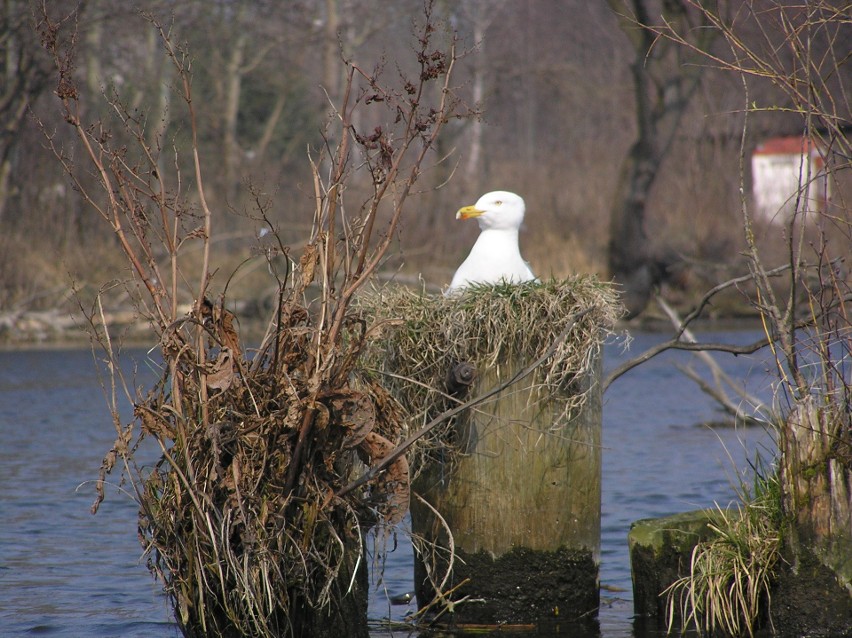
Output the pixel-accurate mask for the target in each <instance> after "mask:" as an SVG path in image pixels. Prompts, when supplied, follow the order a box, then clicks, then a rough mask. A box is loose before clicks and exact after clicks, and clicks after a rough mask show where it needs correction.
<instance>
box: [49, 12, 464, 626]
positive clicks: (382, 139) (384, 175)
mask: <svg viewBox="0 0 852 638" xmlns="http://www.w3.org/2000/svg"><path fill="white" fill-rule="evenodd" d="M75 19H76V17H75V16H74V15H72V16H70V17H67V18H65V19H64V20H57V19H54V18H53V17H51V12H50V11H49V10H48V8H47V5H44V6H43V8H42V11H41V21H40V24H39V30H40V33H41V35H42V40H43V43H44V46H45V48H46V49H47V50H48V51H49V52H50V53H51V54H52V55H53V58H54V60H55V62H56V68H57V74H58V85H57V89H56V94H57V96H58V97H59V99H60V101H61V105H62V115H63V118H64V120H65V121H66V122H67V123H68V124H69V125H70V126H71V127H72V128H73V129H74V131H75V133H76V139H77V141H78V143H79V147H80V151H81V152H80V154H81V155H82V157H83V159H82V164H83V165H84V166H85V167H88V168H89V169H90V170H91V171H92V172H93V173H94V175H95V177H96V184H97V187H96V188H95V189H92V188H91V187H90V186H88V183H89V182H88V181H86V180H84V179H83V178H82V177H81V172H80V170H79V167H78V166H77V165H75V164H74V163H73V162H72V161H71V159H70V156H69V154H68V153H66V151H65V150H64V149H62V148H59V147H58V146H57V145H55V144H54V139H55V138H54V137H52V136H51V135H49V134H48V135H47V138H48V141H49V143H50V145H51V147H52V148H53V150H54V152H55V154H56V156H57V157H58V158H59V160H60V161H61V162H62V163H63V165H64V166H65V168H66V171H67V173H68V175H69V176H70V177H71V179H72V180H73V181H74V184H75V185H76V187H77V190H78V192H79V193H80V195H81V196H82V198H83V199H84V200H85V201H86V202H87V204H88V205H89V206H90V207H91V208H92V209H93V210H94V211H96V212H97V213H98V214H99V215H100V216H101V217H102V218H103V219H104V221H105V223H107V224H109V225H110V226H111V227H112V230H113V231H114V233H115V236H116V238H117V241H118V246H119V247H120V250H121V251H122V252H123V254H124V256H125V258H126V259H127V262H128V264H129V265H130V267H131V269H132V273H133V275H134V280H135V281H136V282H139V284H141V286H140V294H139V295H138V304H139V305H138V308H139V311H140V313H141V314H142V315H143V316H144V317H145V319H147V321H148V322H149V324H150V326H151V330H152V332H153V334H154V335H155V336H156V338H157V339H158V342H159V347H160V352H161V355H162V374H161V376H160V379H159V381H158V382H157V383H156V384H155V385H154V387H152V388H150V389H149V391H148V392H147V393H146V394H144V395H135V394H134V393H132V392H131V391H129V390H127V392H128V396H129V397H130V399H131V401H132V402H133V404H134V417H135V419H134V421H133V422H131V423H129V424H122V422H121V420H120V417H119V416H118V410H117V407H116V405H115V404H114V405H113V415H114V421H115V426H116V430H117V439H116V443H115V445H114V447H113V449H112V450H110V452H109V453H108V454H107V456H106V458H105V459H104V463H103V466H102V469H101V475H100V480H99V482H98V497H97V500H96V502H95V504H94V505H93V511H96V510H97V508H98V505H99V503H100V502H101V500H102V499H103V495H104V491H103V489H104V481H105V480H106V476H107V474H109V473H110V472H111V471H112V470H113V469H114V468H115V467H116V466H118V467H119V468H121V470H122V472H123V473H124V474H125V475H126V477H128V478H129V480H130V481H131V482H132V485H133V488H134V493H135V497H136V499H137V501H138V504H139V508H140V514H139V535H140V540H141V542H142V543H143V545H144V547H145V551H146V555H147V559H148V566H149V568H150V569H151V571H152V572H153V573H154V574H155V575H156V576H157V577H158V578H159V579H160V580H161V582H162V583H163V586H164V589H165V591H166V593H167V594H168V596H169V597H170V599H171V601H172V603H173V605H174V608H175V612H176V617H177V621H178V623H179V625H180V627H181V629H182V630H183V632H184V633H185V634H186V635H199V636H200V635H205V636H207V635H253V636H264V635H266V636H272V635H274V636H285V635H303V634H306V633H307V634H315V635H316V634H317V633H318V632H319V628H320V625H322V627H324V628H326V629H323V631H330V632H334V631H336V629H334V628H335V627H336V628H337V629H339V628H340V627H341V626H344V627H345V626H347V625H346V623H347V622H350V623H351V619H352V617H353V616H352V614H353V613H354V614H355V617H356V618H357V617H359V615H362V616H363V617H364V620H365V613H366V612H365V609H364V608H363V601H364V600H365V598H364V596H365V595H366V594H365V593H364V590H363V587H364V585H363V583H362V580H361V578H362V576H363V574H364V564H363V561H361V556H362V549H363V548H362V535H363V533H364V532H365V531H366V530H367V529H369V528H370V527H372V526H373V525H375V524H377V523H379V524H382V525H387V526H392V525H394V524H395V523H397V522H398V521H399V520H401V518H402V516H403V515H404V514H405V512H406V510H407V507H408V499H409V480H408V463H407V461H406V459H405V456H404V455H402V454H400V453H399V450H396V455H395V456H394V458H392V459H390V458H389V454H390V453H391V451H393V450H394V448H395V441H397V440H398V438H399V432H400V420H401V417H400V412H399V409H398V406H397V405H396V403H395V401H394V400H393V399H392V398H391V397H390V395H389V394H388V393H387V391H386V390H385V389H384V388H383V387H382V386H381V385H379V384H378V383H376V382H374V381H371V380H369V379H366V378H365V377H364V376H363V375H361V374H360V370H361V369H360V366H359V361H360V357H361V354H362V352H363V351H364V349H365V348H366V347H367V345H368V344H369V343H370V341H371V340H373V339H374V338H375V337H376V336H377V335H378V334H379V332H380V331H379V330H378V329H377V327H376V326H374V325H371V324H370V323H369V322H368V319H367V318H366V317H364V316H363V315H362V313H361V311H358V310H357V309H355V308H354V307H353V305H352V301H353V298H354V296H355V295H356V293H357V292H358V291H359V289H361V288H362V287H363V286H364V284H365V283H366V282H367V281H369V279H370V277H371V275H372V274H373V273H374V272H375V270H376V268H377V267H378V266H379V265H380V264H381V262H382V260H383V258H384V257H385V255H386V254H387V252H388V250H389V248H390V246H391V242H392V240H393V238H394V236H395V233H396V232H397V230H398V227H399V223H400V220H401V218H402V215H403V212H404V210H405V208H406V203H407V201H408V198H409V195H411V193H412V189H413V187H414V185H415V183H416V182H417V181H418V178H419V177H420V175H421V173H422V172H423V170H424V168H425V166H426V162H427V160H428V159H429V157H430V154H431V153H432V152H433V148H434V146H435V143H436V140H437V139H438V136H439V134H440V132H441V129H442V127H443V126H444V124H445V123H446V122H447V121H448V120H449V119H450V118H453V117H464V116H466V115H467V114H468V113H467V111H466V110H465V109H464V108H463V107H462V105H461V103H460V101H459V100H458V99H457V98H456V97H455V95H454V92H453V87H452V84H451V78H452V74H453V68H454V64H455V61H456V50H455V40H454V37H453V36H452V34H450V33H448V32H446V31H445V30H443V29H441V28H440V25H439V23H438V22H437V20H436V19H435V18H434V16H433V14H432V6H431V3H430V2H427V3H426V5H425V10H424V15H423V17H422V19H421V21H422V24H420V25H419V27H417V29H416V42H415V46H414V47H413V49H414V53H415V58H416V59H415V62H414V67H415V68H416V72H415V75H414V76H413V77H412V78H405V77H402V78H401V81H400V86H399V88H394V86H392V85H391V83H389V82H387V81H386V80H385V79H384V78H383V76H382V75H381V73H380V69H379V70H377V71H375V72H368V71H366V70H364V68H363V67H362V66H359V65H358V64H356V63H354V62H352V61H349V60H346V61H344V64H345V68H346V84H345V91H344V95H343V98H342V101H341V103H340V104H339V105H336V107H335V108H334V111H333V117H332V118H331V121H330V124H329V128H328V130H327V133H326V142H327V143H326V145H325V146H324V147H323V148H321V149H318V150H316V151H314V152H313V154H312V156H311V158H310V161H311V166H312V168H313V188H314V191H313V195H314V208H313V211H312V217H313V226H312V231H311V234H310V237H309V238H308V240H307V242H306V244H305V245H304V247H303V249H302V250H301V253H300V254H298V255H297V254H294V253H293V252H291V251H290V249H289V248H288V247H287V246H284V245H283V244H282V243H281V242H280V241H279V245H278V247H277V251H274V252H277V253H280V255H283V262H284V264H285V266H284V267H283V272H281V270H282V268H278V267H277V263H278V262H279V261H281V259H280V256H279V257H278V258H277V259H275V264H273V257H274V255H272V253H271V252H270V251H267V253H266V255H267V257H268V258H269V259H270V269H271V270H272V269H273V266H276V269H275V270H274V272H275V276H276V278H277V281H278V286H279V288H278V304H277V308H276V309H275V311H274V313H273V316H272V317H270V320H269V328H268V330H267V332H266V334H265V336H264V337H263V339H262V340H261V342H260V345H259V347H258V348H257V349H256V350H248V349H247V348H246V346H245V345H244V342H243V339H242V337H241V335H240V333H239V330H238V325H239V323H238V318H237V317H236V316H235V314H234V313H233V312H232V311H231V310H230V309H229V308H228V303H227V298H226V295H225V293H224V292H223V293H221V294H219V295H218V296H216V297H213V295H212V293H211V281H212V275H211V271H213V270H214V266H213V262H214V260H215V254H214V253H213V251H212V249H211V236H212V233H213V226H214V223H215V220H216V218H217V211H214V210H211V208H210V207H209V206H208V204H207V200H206V198H205V191H204V180H203V175H204V170H203V162H202V157H201V156H200V154H199V150H198V141H197V140H198V131H199V126H200V123H199V122H198V121H197V119H196V116H195V110H194V107H193V95H192V59H191V57H190V56H189V54H188V52H187V51H186V50H185V49H184V48H182V47H180V46H178V45H176V44H175V39H174V37H173V36H172V34H171V33H170V32H169V30H168V28H167V27H165V26H164V25H163V24H161V23H159V22H158V21H157V20H155V19H154V18H151V17H149V19H150V21H151V23H152V25H153V27H154V28H155V29H156V30H157V31H158V32H159V35H160V36H161V40H162V43H163V46H164V48H165V52H166V54H167V55H168V57H169V58H170V60H171V61H172V63H173V65H174V67H175V70H176V72H177V77H178V82H177V86H176V90H177V92H178V93H179V95H180V97H181V98H182V103H183V107H184V108H185V109H186V114H187V118H188V123H189V124H188V126H189V132H190V134H191V135H190V137H191V144H190V149H189V151H188V154H189V155H190V156H191V167H192V169H191V175H192V177H191V178H189V179H187V178H186V177H185V176H183V175H182V173H181V161H182V155H183V152H181V151H180V150H179V149H177V148H175V149H173V151H172V152H173V156H174V157H173V160H172V162H171V163H172V165H173V166H174V171H173V174H170V175H164V174H162V173H163V172H164V169H163V168H162V166H163V165H164V164H166V162H164V161H163V160H164V159H165V155H166V152H165V151H164V149H162V148H159V147H154V146H152V145H151V144H150V143H149V141H148V140H149V139H150V138H149V136H147V135H146V121H145V119H144V116H142V115H140V114H138V113H137V112H135V111H131V110H129V109H127V108H125V106H124V105H123V104H122V102H121V100H120V99H118V98H117V97H108V104H109V107H110V109H111V113H112V115H113V116H114V117H115V122H117V126H116V128H117V133H116V134H114V133H113V132H112V131H111V130H110V124H108V123H106V122H102V121H96V122H86V121H85V119H84V116H83V115H82V109H81V105H80V104H79V94H78V91H77V90H76V88H75V78H74V48H75V39H76V29H75V28H73V27H74V24H73V23H74V21H75ZM66 27H68V28H66ZM69 30H70V35H66V31H69ZM400 75H401V76H402V75H403V72H402V71H400ZM356 111H361V112H362V113H363V112H365V111H368V112H369V116H371V117H372V121H374V122H375V121H380V122H381V123H380V124H379V125H375V126H374V127H373V128H372V130H370V131H369V132H366V131H361V130H358V129H357V128H356V125H355V123H354V122H355V118H354V114H355V112H356ZM364 120H365V121H369V117H367V118H364ZM115 122H114V123H113V125H114V124H115ZM44 128H45V130H46V131H47V127H44ZM125 138H127V141H126V142H125V141H120V139H122V140H123V139H125ZM332 139H333V140H336V142H334V143H333V142H332ZM359 183H360V184H362V186H361V187H360V188H357V187H356V186H357V185H358V184H359ZM363 184H366V187H364V186H363ZM350 188H351V190H352V191H353V192H364V191H365V190H366V191H368V193H369V194H368V195H367V196H366V197H364V198H362V199H361V202H362V203H360V204H356V205H355V206H354V208H353V209H352V210H350V209H349V202H350V200H351V199H354V197H355V196H354V195H351V194H349V190H350ZM259 216H260V218H262V219H264V220H267V222H268V219H269V218H268V215H267V211H266V210H264V209H263V208H261V210H260V211H259ZM270 227H271V224H270ZM272 230H273V231H274V229H272ZM188 247H192V248H193V249H195V250H196V251H197V250H198V247H200V249H201V250H200V252H201V254H202V258H201V261H200V264H198V262H197V261H196V262H192V261H188V260H187V259H186V252H187V249H188ZM193 263H195V264H196V265H195V268H194V269H192V271H190V270H189V265H191V264H193ZM225 290H227V286H226V287H225ZM187 298H189V299H192V300H193V301H192V304H191V307H189V309H188V311H187V310H186V309H185V308H183V307H182V306H181V300H182V299H187ZM96 315H97V312H95V313H93V316H92V317H91V319H92V326H97V324H98V323H99V322H98V320H97V316H96ZM96 338H97V340H98V343H99V344H100V346H102V348H103V352H104V353H105V356H106V358H107V359H108V361H109V362H110V363H111V364H112V368H113V369H114V370H116V372H115V375H116V377H115V378H114V380H113V397H115V394H116V391H115V388H116V387H117V386H118V385H120V384H121V383H123V379H122V378H121V377H120V376H119V375H120V373H119V372H118V366H117V364H116V357H117V353H116V352H115V349H114V347H113V343H112V340H111V337H110V335H109V332H108V331H106V330H103V329H100V330H99V331H98V332H97V334H96ZM125 389H127V384H125ZM146 438H147V439H153V440H154V441H156V443H157V445H158V446H159V450H160V454H161V456H160V458H159V461H158V462H157V463H156V465H155V467H154V468H153V469H151V470H149V471H146V472H143V471H142V470H141V469H140V468H138V467H137V466H136V463H135V458H134V453H135V450H136V449H137V447H138V445H139V443H140V442H141V441H142V440H143V439H146ZM383 461H386V462H385V463H384V465H382V466H381V467H382V470H383V471H381V472H374V473H373V474H371V475H370V477H369V479H370V480H365V481H362V482H361V483H359V484H358V487H357V488H354V487H353V481H354V480H355V479H356V478H357V475H358V474H359V473H361V474H363V473H364V472H365V471H366V470H367V469H368V468H367V467H366V466H370V465H372V466H374V467H378V466H379V465H380V464H382V462H383ZM347 486H349V487H348V488H347V489H343V488H344V487H347ZM359 588H360V591H359ZM353 591H354V592H355V594H352V592H353ZM359 595H360V596H361V598H360V599H359ZM353 600H354V601H355V602H352V601H353ZM359 600H360V601H361V602H358V601H359ZM346 610H349V611H348V612H347V611H346ZM353 610H354V611H353ZM350 612H351V613H350ZM347 614H349V615H348V619H349V620H348V621H347V618H346V616H347ZM320 618H323V621H322V623H320V620H319V619H320ZM348 631H349V633H350V635H358V634H363V633H364V632H365V631H366V624H364V627H363V628H359V627H355V626H352V625H351V624H349V625H348Z"/></svg>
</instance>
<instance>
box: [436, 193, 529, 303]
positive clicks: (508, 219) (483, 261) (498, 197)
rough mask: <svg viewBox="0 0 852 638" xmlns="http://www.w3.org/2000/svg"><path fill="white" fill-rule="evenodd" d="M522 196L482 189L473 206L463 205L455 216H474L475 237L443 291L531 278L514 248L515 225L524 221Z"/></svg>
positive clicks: (455, 290)
mask: <svg viewBox="0 0 852 638" xmlns="http://www.w3.org/2000/svg"><path fill="white" fill-rule="evenodd" d="M525 210H526V206H524V200H523V199H522V198H521V197H520V196H519V195H515V193H509V192H507V191H494V192H491V193H486V194H485V195H483V196H482V197H480V198H479V200H478V201H477V202H476V204H474V205H473V206H465V207H464V208H461V209H459V211H458V212H457V213H456V219H471V218H473V217H475V218H476V221H477V222H479V229H480V233H479V238H478V239H477V240H476V243H475V244H474V245H473V248H472V249H471V250H470V255H468V257H467V259H465V260H464V262H463V263H462V265H461V266H459V269H458V270H456V274H455V275H453V280H452V282H451V283H450V287H449V288H447V292H446V294H450V293H452V292H457V291H459V290H462V289H463V288H465V287H467V286H469V285H470V284H474V283H477V284H495V283H498V282H501V281H505V282H508V283H520V282H523V281H532V280H534V279H535V275H534V274H533V272H532V270H530V267H529V265H527V262H525V261H524V259H523V257H521V251H520V250H519V249H518V229H519V228H520V226H521V222H523V221H524V211H525Z"/></svg>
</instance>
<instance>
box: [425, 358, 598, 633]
mask: <svg viewBox="0 0 852 638" xmlns="http://www.w3.org/2000/svg"><path fill="white" fill-rule="evenodd" d="M596 357H597V360H596V361H595V362H594V364H593V365H592V366H590V370H591V372H590V373H588V374H587V375H586V376H585V377H584V378H582V379H579V380H578V381H575V382H574V383H573V384H571V386H573V387H569V388H566V389H565V392H566V393H571V392H573V393H577V392H585V393H586V397H585V401H584V403H583V404H582V407H581V408H580V409H579V410H578V411H577V413H576V414H572V415H571V418H570V420H568V421H567V422H566V420H565V419H564V418H561V414H562V410H563V408H564V405H565V398H566V395H565V394H563V395H561V396H560V395H559V394H556V395H551V396H545V395H544V392H545V391H544V390H542V388H541V387H540V386H539V385H538V382H537V379H536V375H535V374H533V375H530V376H529V377H527V378H526V379H523V380H521V381H519V382H517V383H516V384H514V385H512V386H510V387H509V388H507V389H506V390H504V391H503V392H502V393H500V394H499V395H498V396H497V397H496V399H494V400H492V401H491V402H488V403H486V404H483V405H481V406H479V407H478V408H476V409H473V410H471V411H469V412H468V413H467V414H466V415H463V418H462V419H460V420H459V422H458V424H457V428H456V435H457V437H458V438H457V441H456V445H457V446H458V447H459V448H461V454H459V453H458V451H457V450H453V451H452V454H449V453H448V455H447V462H445V463H443V464H437V465H434V466H432V467H430V468H428V469H427V470H426V471H425V472H424V473H423V474H422V475H421V476H420V478H419V479H418V481H417V482H416V483H415V486H414V487H415V492H416V493H417V494H419V495H420V496H421V497H422V498H423V500H424V501H425V502H426V503H428V505H427V504H426V503H424V502H421V501H420V499H418V498H415V499H413V500H412V522H413V530H414V533H415V536H418V535H419V536H421V537H422V539H423V541H424V542H425V545H424V547H423V548H422V550H421V552H419V553H418V555H417V556H416V557H415V587H416V589H417V596H418V602H419V604H420V606H421V607H423V606H424V605H428V604H429V603H430V602H431V601H433V599H434V598H435V594H436V588H437V589H438V596H439V599H440V597H441V595H443V594H446V593H447V592H452V593H451V595H450V596H448V597H447V599H450V598H451V599H452V600H453V601H456V602H454V603H452V604H451V605H450V607H449V609H451V610H452V613H451V616H450V617H452V618H453V619H454V621H455V622H456V623H460V624H468V623H470V624H496V623H508V624H523V625H527V624H541V623H547V622H553V621H558V622H563V621H565V622H572V621H575V620H577V619H580V618H584V619H590V620H594V618H595V617H596V614H597V608H598V604H599V585H598V564H599V554H600V513H601V507H600V502H601V450H600V440H601V391H600V385H599V381H600V369H601V368H600V354H599V353H598V354H597V355H596ZM520 358H521V357H520V356H518V357H517V359H518V361H515V362H512V363H511V364H509V365H506V364H499V365H496V366H493V367H490V368H488V369H480V370H478V373H479V374H478V379H477V381H476V383H475V384H474V386H473V388H472V392H471V394H469V395H468V396H476V394H478V393H481V392H484V391H487V390H488V389H490V388H492V387H494V386H495V385H497V384H499V383H500V382H501V381H504V380H506V379H509V378H511V376H512V375H513V374H514V373H515V371H516V370H519V369H521V368H522V367H523V365H522V363H520V362H519V361H520ZM555 424H559V425H555ZM437 513H440V517H441V518H443V522H442V520H441V518H439V516H438V514H437ZM448 530H449V532H450V534H451V535H452V540H450V537H449V534H448V533H447V532H448ZM451 550H454V552H455V554H454V558H453V562H452V565H451V573H450V575H449V576H448V577H447V578H446V580H444V574H446V573H447V569H448V567H449V556H450V554H451ZM442 581H444V582H443V583H442ZM454 588H455V589H454ZM442 608H448V607H447V605H446V601H444V602H438V604H436V605H434V606H433V608H432V609H434V610H435V611H436V612H437V611H439V610H441V609H442ZM447 618H448V617H447V616H445V615H444V616H442V618H441V620H444V619H447Z"/></svg>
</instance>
